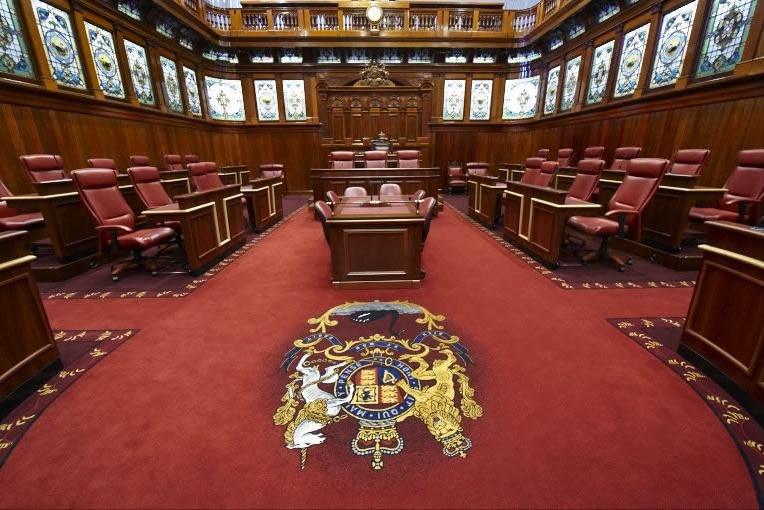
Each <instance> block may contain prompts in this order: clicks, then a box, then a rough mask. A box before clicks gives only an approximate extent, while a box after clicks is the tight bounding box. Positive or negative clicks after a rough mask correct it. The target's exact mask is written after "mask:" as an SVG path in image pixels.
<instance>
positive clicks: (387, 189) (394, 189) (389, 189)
mask: <svg viewBox="0 0 764 510" xmlns="http://www.w3.org/2000/svg"><path fill="white" fill-rule="evenodd" d="M379 194H380V195H402V194H403V193H402V192H401V187H400V186H399V185H397V184H395V183H394V182H386V183H384V184H382V185H381V186H380V187H379Z"/></svg>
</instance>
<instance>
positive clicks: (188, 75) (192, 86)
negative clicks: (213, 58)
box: [183, 66, 202, 115]
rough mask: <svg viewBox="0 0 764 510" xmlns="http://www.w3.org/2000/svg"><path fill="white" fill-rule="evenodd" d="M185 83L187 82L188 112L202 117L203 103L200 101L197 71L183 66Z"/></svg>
mask: <svg viewBox="0 0 764 510" xmlns="http://www.w3.org/2000/svg"><path fill="white" fill-rule="evenodd" d="M183 81H184V82H186V99H187V101H188V111H190V112H191V113H192V114H194V115H201V114H202V102H201V100H200V99H199V85H198V84H197V82H196V71H194V70H193V69H189V68H188V67H186V66H183Z"/></svg>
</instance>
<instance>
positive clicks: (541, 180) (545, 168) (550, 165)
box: [533, 161, 560, 187]
mask: <svg viewBox="0 0 764 510" xmlns="http://www.w3.org/2000/svg"><path fill="white" fill-rule="evenodd" d="M558 168H560V164H559V163H558V162H557V161H543V162H542V163H541V167H540V168H539V174H538V176H536V179H535V182H534V183H533V184H535V185H536V186H544V187H548V186H549V184H550V183H551V182H552V179H554V174H556V173H557V169H558Z"/></svg>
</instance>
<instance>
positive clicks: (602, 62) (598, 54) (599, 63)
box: [586, 41, 615, 104]
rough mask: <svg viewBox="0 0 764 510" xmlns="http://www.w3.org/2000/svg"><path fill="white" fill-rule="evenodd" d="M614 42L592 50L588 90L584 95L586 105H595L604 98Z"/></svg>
mask: <svg viewBox="0 0 764 510" xmlns="http://www.w3.org/2000/svg"><path fill="white" fill-rule="evenodd" d="M614 47H615V41H610V42H606V43H605V44H602V45H600V46H597V47H596V48H594V58H593V59H592V71H591V74H590V75H589V90H588V92H587V93H586V103H587V104H595V103H599V102H600V101H602V99H603V98H604V97H605V87H606V86H607V78H608V76H609V75H610V63H611V62H612V61H613V48H614Z"/></svg>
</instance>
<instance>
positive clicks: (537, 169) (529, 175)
mask: <svg viewBox="0 0 764 510" xmlns="http://www.w3.org/2000/svg"><path fill="white" fill-rule="evenodd" d="M543 162H544V158H538V157H536V158H526V159H525V172H523V176H522V177H521V178H520V182H522V183H523V184H536V179H538V177H539V175H540V174H541V163H543Z"/></svg>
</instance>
